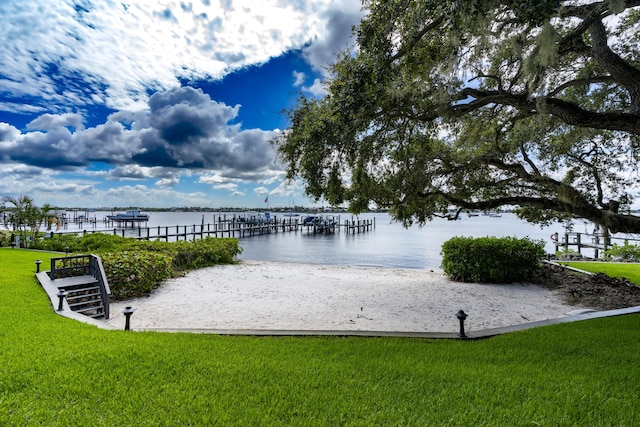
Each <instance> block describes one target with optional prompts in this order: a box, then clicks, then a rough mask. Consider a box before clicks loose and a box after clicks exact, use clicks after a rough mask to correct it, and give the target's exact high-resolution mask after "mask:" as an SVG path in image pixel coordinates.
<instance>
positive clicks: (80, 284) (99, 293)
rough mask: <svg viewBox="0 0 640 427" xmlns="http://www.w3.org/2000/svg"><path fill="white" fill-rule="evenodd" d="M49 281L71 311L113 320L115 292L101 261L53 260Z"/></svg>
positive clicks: (91, 257) (79, 258) (89, 257)
mask: <svg viewBox="0 0 640 427" xmlns="http://www.w3.org/2000/svg"><path fill="white" fill-rule="evenodd" d="M48 275H49V278H50V279H51V282H52V283H53V284H54V286H55V287H57V288H58V295H59V296H62V297H64V298H65V299H66V302H67V304H68V306H69V309H70V310H72V311H75V312H76V313H80V314H83V315H85V316H88V317H92V318H96V319H97V318H104V319H108V318H109V304H110V299H111V298H110V296H111V291H110V289H109V284H108V283H107V278H106V275H105V273H104V269H103V267H102V262H101V261H100V258H98V257H97V256H95V255H76V256H70V257H61V258H52V259H51V271H49V272H48Z"/></svg>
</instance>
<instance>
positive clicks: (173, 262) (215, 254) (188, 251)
mask: <svg viewBox="0 0 640 427" xmlns="http://www.w3.org/2000/svg"><path fill="white" fill-rule="evenodd" d="M39 245H40V248H41V249H46V250H51V251H58V252H65V251H68V252H69V253H91V254H96V255H99V256H100V258H101V259H102V265H103V267H104V270H105V274H106V275H107V280H108V281H109V286H110V287H111V293H112V296H113V297H114V298H115V299H125V298H131V297H137V296H141V295H144V294H147V293H149V292H151V291H152V290H153V289H154V288H156V287H158V286H159V285H160V284H161V283H162V282H164V281H165V280H167V279H170V278H172V277H177V276H179V275H181V274H183V272H185V271H189V270H195V269H199V268H204V267H210V266H214V265H217V264H231V263H233V262H235V257H236V255H238V254H240V253H241V252H242V248H241V247H240V245H239V243H238V239H232V238H212V237H206V238H204V239H200V240H193V241H188V242H187V241H180V242H158V241H148V240H136V239H131V238H126V237H121V236H116V235H111V234H104V233H91V234H85V235H81V236H76V235H72V234H62V235H54V236H53V237H52V238H48V239H44V240H42V241H40V242H39Z"/></svg>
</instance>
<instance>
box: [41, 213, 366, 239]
mask: <svg viewBox="0 0 640 427" xmlns="http://www.w3.org/2000/svg"><path fill="white" fill-rule="evenodd" d="M309 216H311V215H309ZM309 216H306V217H304V216H300V217H290V216H289V217H284V218H279V217H276V216H273V217H270V216H269V217H265V216H262V215H246V214H242V215H226V214H219V215H217V216H214V222H213V223H206V224H205V223H204V217H203V222H202V223H201V224H191V225H174V226H156V227H147V226H142V225H141V224H138V225H137V226H135V225H133V224H132V226H130V227H128V226H127V225H129V224H128V223H125V222H123V223H118V225H120V227H109V228H105V229H102V230H98V229H93V230H90V231H87V230H78V231H56V232H52V233H51V235H52V236H53V235H55V234H72V233H75V234H80V233H83V234H84V233H106V234H113V235H120V236H122V237H129V238H134V239H138V240H159V241H166V242H169V241H180V240H193V239H203V238H205V237H227V238H229V237H231V238H247V237H251V236H258V235H264V234H270V233H287V232H294V233H297V232H300V233H308V234H331V233H337V232H340V231H341V230H342V231H344V232H346V233H349V234H354V233H364V232H368V231H373V230H374V229H375V219H366V220H361V219H352V220H348V219H345V220H344V221H341V220H340V217H339V216H332V215H316V216H314V220H313V221H311V220H307V221H305V220H306V219H307V218H308V217H309ZM104 223H105V226H107V227H108V226H109V225H110V224H111V223H110V222H109V221H108V220H107V219H105V220H104ZM122 225H125V227H122Z"/></svg>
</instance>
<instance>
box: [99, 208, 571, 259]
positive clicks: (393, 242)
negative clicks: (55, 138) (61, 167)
mask: <svg viewBox="0 0 640 427" xmlns="http://www.w3.org/2000/svg"><path fill="white" fill-rule="evenodd" d="M104 215H106V213H102V212H97V213H96V217H97V218H98V219H99V220H100V219H102V218H103V217H104ZM216 215H217V214H216ZM232 216H233V214H229V217H232ZM359 218H360V219H375V229H374V230H372V231H367V232H363V233H359V234H347V233H346V232H344V231H340V232H337V233H335V234H313V233H308V232H307V231H302V232H285V233H282V232H278V233H271V234H265V235H262V236H253V237H244V238H241V239H240V245H241V246H242V248H243V253H242V254H241V255H240V256H239V258H240V259H245V260H265V261H288V262H303V263H315V264H343V265H360V266H376V267H398V268H415V269H433V270H439V269H440V262H441V260H442V257H441V255H440V248H441V246H442V244H443V243H444V242H445V241H446V240H448V239H450V238H451V237H454V236H472V237H484V236H495V237H503V236H515V237H526V236H529V237H530V238H532V239H536V240H537V239H542V240H544V242H545V244H546V250H547V252H549V253H553V251H554V246H553V245H552V243H551V239H550V235H551V234H552V233H554V232H559V233H562V232H563V228H562V226H560V225H556V226H553V227H546V228H541V227H540V226H537V225H533V224H529V223H526V222H524V221H521V220H519V219H518V218H517V217H516V216H515V215H514V214H502V216H501V217H489V216H477V217H466V216H465V217H463V218H462V220H459V221H447V220H444V219H435V220H433V221H432V222H430V223H428V224H427V225H426V226H424V227H422V228H420V227H418V226H412V227H410V228H409V229H405V228H404V227H402V225H401V224H399V223H396V222H392V221H391V219H390V217H389V215H387V214H385V213H376V214H363V215H360V216H359ZM340 219H341V222H342V223H343V222H344V220H345V219H349V220H350V219H352V216H351V215H350V214H342V215H341V216H340ZM203 220H204V222H205V223H213V222H214V214H213V213H204V214H203V213H201V212H151V213H150V220H149V224H148V225H149V227H157V226H162V227H165V226H175V225H194V224H195V225H199V224H201V223H202V222H203ZM576 231H581V230H576Z"/></svg>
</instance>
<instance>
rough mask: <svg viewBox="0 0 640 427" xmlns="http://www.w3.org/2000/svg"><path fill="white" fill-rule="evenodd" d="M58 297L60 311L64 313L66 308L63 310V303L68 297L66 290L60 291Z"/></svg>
mask: <svg viewBox="0 0 640 427" xmlns="http://www.w3.org/2000/svg"><path fill="white" fill-rule="evenodd" d="M56 295H57V296H58V301H59V302H58V311H62V310H64V308H62V303H63V302H64V297H66V296H67V292H66V291H65V290H64V289H59V290H58V293H57V294H56Z"/></svg>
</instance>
